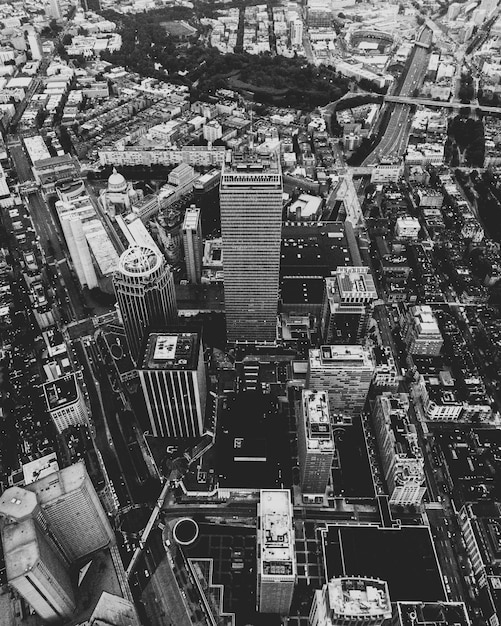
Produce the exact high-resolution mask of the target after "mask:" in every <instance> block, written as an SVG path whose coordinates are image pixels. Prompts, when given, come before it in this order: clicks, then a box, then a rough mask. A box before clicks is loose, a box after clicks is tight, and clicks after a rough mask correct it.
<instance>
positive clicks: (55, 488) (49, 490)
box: [26, 461, 115, 562]
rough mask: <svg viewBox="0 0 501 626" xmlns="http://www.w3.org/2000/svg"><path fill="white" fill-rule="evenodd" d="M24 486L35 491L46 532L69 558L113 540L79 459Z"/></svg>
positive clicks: (97, 499) (80, 555)
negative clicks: (44, 521) (47, 531)
mask: <svg viewBox="0 0 501 626" xmlns="http://www.w3.org/2000/svg"><path fill="white" fill-rule="evenodd" d="M26 489H27V490H28V491H31V492H33V493H34V494H35V495H36V497H37V500H38V502H39V504H40V507H41V509H42V513H43V517H44V518H45V520H46V522H47V526H48V528H49V529H50V532H51V533H52V534H53V535H54V537H55V538H56V541H57V542H58V544H59V546H60V548H61V550H62V552H63V554H64V555H65V556H66V557H67V558H68V560H69V561H70V562H74V561H76V560H78V559H79V558H81V557H83V556H86V555H88V554H91V553H92V552H95V551H97V550H101V549H102V548H105V547H106V546H109V545H111V544H113V543H114V542H115V536H114V534H113V530H112V528H111V526H110V522H109V519H108V516H107V515H106V512H105V511H104V509H103V506H102V504H101V502H100V500H99V496H98V495H97V493H96V490H95V489H94V486H93V484H92V481H91V479H90V478H89V475H88V473H87V470H86V468H85V464H84V462H83V461H80V462H79V463H75V464H74V465H70V466H69V467H65V468H64V469H62V470H59V471H58V472H54V473H53V474H49V475H48V476H45V477H44V478H41V479H40V480H37V481H35V482H33V483H31V484H29V485H26ZM83 528H84V529H85V532H82V529H83Z"/></svg>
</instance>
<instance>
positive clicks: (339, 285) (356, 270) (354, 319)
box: [321, 267, 377, 344]
mask: <svg viewBox="0 0 501 626" xmlns="http://www.w3.org/2000/svg"><path fill="white" fill-rule="evenodd" d="M375 300H377V291H376V286H375V285H374V279H373V278H372V275H371V273H370V270H369V268H368V267H338V268H337V269H336V272H335V274H334V276H332V277H330V276H329V277H327V278H326V279H325V291H324V301H323V305H322V321H321V332H322V340H323V341H324V343H325V344H329V343H348V344H353V343H359V342H360V341H361V340H362V339H363V337H364V336H365V334H366V332H367V328H368V324H369V320H370V315H371V310H372V303H373V302H374V301H375Z"/></svg>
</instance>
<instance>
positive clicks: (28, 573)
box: [2, 519, 85, 622]
mask: <svg viewBox="0 0 501 626" xmlns="http://www.w3.org/2000/svg"><path fill="white" fill-rule="evenodd" d="M80 532H85V529H84V528H82V529H81V531H80ZM2 543H3V551H4V558H5V568H6V571H7V580H8V582H9V585H11V586H12V587H14V589H16V591H18V592H19V593H20V594H21V596H22V597H23V598H24V599H25V600H26V602H28V604H30V605H31V606H32V607H33V609H34V610H35V611H36V612H37V613H38V615H39V616H40V617H41V618H42V619H43V620H45V621H47V622H60V621H61V620H63V619H69V618H70V617H71V615H72V613H73V611H74V610H75V599H74V595H73V589H72V584H71V579H70V574H69V570H68V567H67V565H66V563H65V562H64V561H63V559H62V558H61V556H60V554H59V553H58V551H57V550H55V549H54V548H53V546H51V545H50V543H49V541H48V540H47V539H46V537H45V535H44V532H43V530H42V529H41V528H40V526H39V525H38V524H36V522H35V521H34V520H32V519H25V520H24V521H22V522H20V523H11V524H6V525H5V526H4V527H3V528H2Z"/></svg>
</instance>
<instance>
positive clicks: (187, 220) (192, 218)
mask: <svg viewBox="0 0 501 626" xmlns="http://www.w3.org/2000/svg"><path fill="white" fill-rule="evenodd" d="M199 219H200V209H199V208H197V207H194V206H193V207H188V208H187V209H186V213H185V214H184V222H183V230H196V228H197V226H198V222H199Z"/></svg>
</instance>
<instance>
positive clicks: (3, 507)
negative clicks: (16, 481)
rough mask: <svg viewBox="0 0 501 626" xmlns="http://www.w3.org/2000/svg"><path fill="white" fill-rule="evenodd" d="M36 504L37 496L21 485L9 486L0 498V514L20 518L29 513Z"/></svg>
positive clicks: (10, 517)
mask: <svg viewBox="0 0 501 626" xmlns="http://www.w3.org/2000/svg"><path fill="white" fill-rule="evenodd" d="M36 506H37V497H36V495H35V494H34V493H31V492H30V491H28V490H27V489H24V488H23V487H9V488H8V489H6V490H5V491H4V492H3V494H2V496H1V498H0V516H2V517H7V518H9V519H15V520H17V519H22V518H23V517H26V516H28V515H31V513H32V511H33V510H34V509H35V508H36Z"/></svg>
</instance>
